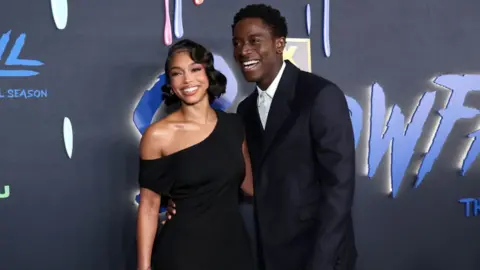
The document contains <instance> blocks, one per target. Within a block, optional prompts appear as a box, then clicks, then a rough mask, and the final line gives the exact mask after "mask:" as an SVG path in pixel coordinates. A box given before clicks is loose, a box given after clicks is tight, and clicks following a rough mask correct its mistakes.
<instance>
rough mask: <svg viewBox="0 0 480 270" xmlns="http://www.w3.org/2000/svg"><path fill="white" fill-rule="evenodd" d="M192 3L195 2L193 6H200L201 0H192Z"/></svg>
mask: <svg viewBox="0 0 480 270" xmlns="http://www.w3.org/2000/svg"><path fill="white" fill-rule="evenodd" d="M193 3H194V4H195V6H200V5H201V4H203V0H193Z"/></svg>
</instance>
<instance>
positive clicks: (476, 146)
mask: <svg viewBox="0 0 480 270" xmlns="http://www.w3.org/2000/svg"><path fill="white" fill-rule="evenodd" d="M468 137H470V138H473V142H472V145H471V146H470V148H469V149H468V151H467V154H466V155H465V159H464V160H463V164H462V169H461V172H460V173H461V174H462V175H465V173H466V172H467V171H468V169H470V166H472V164H473V162H474V161H475V159H476V158H477V156H478V154H479V153H480V141H479V140H478V137H480V130H477V131H475V132H473V133H470V134H468Z"/></svg>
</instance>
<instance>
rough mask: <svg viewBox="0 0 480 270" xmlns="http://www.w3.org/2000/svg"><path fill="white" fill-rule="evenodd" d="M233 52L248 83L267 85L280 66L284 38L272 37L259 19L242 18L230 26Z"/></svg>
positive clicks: (266, 26)
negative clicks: (231, 28)
mask: <svg viewBox="0 0 480 270" xmlns="http://www.w3.org/2000/svg"><path fill="white" fill-rule="evenodd" d="M232 41H233V54H234V57H235V60H236V62H237V63H238V64H239V65H240V68H241V70H242V73H243V76H244V77H245V79H246V80H247V81H248V82H255V83H257V84H259V86H260V87H262V85H265V86H267V87H268V85H270V83H271V82H272V81H273V79H274V78H275V76H276V72H277V71H278V68H279V67H280V66H281V65H282V61H283V57H282V54H283V49H284V47H285V39H284V38H275V37H274V36H273V35H272V32H271V29H270V27H269V26H268V25H266V24H265V23H264V22H263V21H262V19H259V18H245V19H243V20H241V21H239V22H238V23H237V24H236V25H235V28H234V29H233V39H232Z"/></svg>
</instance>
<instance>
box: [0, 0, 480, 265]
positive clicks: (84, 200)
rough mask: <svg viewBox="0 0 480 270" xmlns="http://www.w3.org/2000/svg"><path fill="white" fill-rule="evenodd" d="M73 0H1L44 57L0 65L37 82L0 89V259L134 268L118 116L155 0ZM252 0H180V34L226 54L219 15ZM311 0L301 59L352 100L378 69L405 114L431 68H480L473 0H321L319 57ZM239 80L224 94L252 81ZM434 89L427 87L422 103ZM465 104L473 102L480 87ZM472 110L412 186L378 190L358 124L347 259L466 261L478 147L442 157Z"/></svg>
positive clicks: (287, 10) (153, 35) (5, 18)
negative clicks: (59, 24) (462, 160)
mask: <svg viewBox="0 0 480 270" xmlns="http://www.w3.org/2000/svg"><path fill="white" fill-rule="evenodd" d="M4 2H5V1H4ZM87 2H88V3H86V2H85V1H70V3H69V21H68V25H67V28H66V29H65V30H63V31H60V30H57V29H56V28H55V25H54V23H53V20H52V16H51V12H50V5H49V3H48V1H47V2H46V1H43V2H42V1H33V0H15V1H8V3H7V2H5V3H3V5H2V9H1V12H0V14H1V16H0V32H2V33H3V32H7V31H9V30H12V39H14V38H16V37H17V36H18V35H19V34H20V33H22V32H25V33H26V34H27V39H26V43H25V46H24V49H23V51H22V54H21V57H23V58H29V59H38V60H41V61H43V62H44V63H45V65H44V66H43V67H40V68H38V70H39V71H40V74H39V75H38V76H35V77H30V78H0V88H1V89H3V90H5V89H9V88H25V89H30V88H31V89H44V88H46V89H48V91H49V96H48V98H47V99H27V100H25V99H15V100H12V99H0V115H1V116H2V117H1V120H0V121H1V131H2V132H1V133H0V142H1V151H0V192H1V187H2V186H3V185H7V184H8V185H10V186H11V196H10V198H8V199H2V200H0V268H1V269H5V270H24V269H49V270H56V269H59V270H60V269H71V270H85V269H99V270H100V269H115V270H117V269H135V242H134V241H135V239H134V238H135V235H134V234H135V231H134V230H135V215H136V212H135V211H136V206H135V204H134V203H133V196H134V192H135V189H136V187H137V184H136V173H137V146H138V141H139V135H138V133H137V132H136V130H135V129H134V128H133V126H132V121H131V119H132V112H133V108H134V106H135V105H136V102H137V101H138V98H139V97H140V96H141V94H142V93H143V91H144V90H145V87H146V86H147V85H148V84H149V82H150V81H151V80H152V78H154V77H155V76H156V75H157V74H158V72H160V71H161V69H162V67H163V64H164V61H165V55H166V51H167V47H166V46H164V45H163V41H162V39H163V37H162V36H163V35H162V33H163V21H164V16H163V5H164V3H163V1H160V0H155V1H153V0H144V1H127V0H116V1H113V0H103V1H87ZM253 2H258V1H246V0H242V1H224V0H206V1H205V3H204V4H203V5H201V6H199V7H196V6H194V5H193V3H192V1H184V3H183V12H184V14H183V16H184V18H185V19H184V29H185V37H188V38H192V39H194V40H196V41H199V42H201V43H204V44H205V45H206V46H208V47H209V48H210V49H211V50H212V51H214V52H215V53H217V54H220V55H222V56H223V57H224V58H225V59H226V60H227V61H228V62H229V63H233V61H232V60H233V59H232V56H231V46H230V44H231V42H230V38H231V32H230V24H231V22H232V18H233V16H234V14H235V12H236V11H237V10H238V9H239V8H241V7H243V6H245V5H246V4H249V3H253ZM264 2H266V3H270V4H274V5H275V6H276V7H277V8H279V9H280V10H281V11H282V12H283V14H284V15H285V16H286V18H287V20H288V23H289V29H290V33H291V34H290V37H296V38H304V37H307V36H306V31H305V20H304V9H305V4H307V3H308V2H309V1H305V0H297V1H282V3H280V1H273V0H270V1H264ZM310 2H311V3H310V4H311V7H312V33H311V37H310V38H311V46H312V62H313V64H312V67H313V71H314V72H315V73H317V74H320V75H322V76H324V77H326V78H329V79H331V80H333V81H334V82H336V83H337V84H338V85H339V86H340V87H341V88H342V89H343V90H344V91H345V93H346V94H348V95H349V96H352V97H354V98H355V99H356V100H357V101H358V102H359V103H360V104H361V105H362V106H364V104H367V100H366V99H367V98H368V95H367V90H366V89H367V87H368V86H369V85H371V84H372V83H373V82H379V83H380V84H381V85H382V86H383V87H384V89H385V92H386V96H387V103H388V104H390V105H393V104H398V105H399V106H400V107H401V108H402V109H403V110H406V113H407V115H409V114H410V112H411V109H412V106H413V102H415V101H416V100H415V98H416V97H418V95H419V94H421V93H423V92H425V91H433V90H438V89H436V87H435V86H434V85H433V84H432V83H431V82H430V79H431V78H432V77H434V76H435V75H438V74H440V73H458V74H462V73H475V72H478V71H480V57H479V54H478V48H480V37H479V35H478V33H480V19H479V17H478V10H480V2H478V1H475V0H464V1H434V0H424V1H414V0H408V1H407V0H403V1H398V0H397V1H395V0H364V1H346V0H335V1H332V3H331V16H332V20H331V45H332V56H331V57H330V58H325V57H324V55H323V51H322V31H321V28H322V18H321V14H322V8H323V7H322V4H321V3H320V2H321V1H310ZM171 6H172V8H171V11H172V12H173V3H171ZM172 15H173V14H172ZM187 18H188V19H187ZM5 57H6V56H4V58H2V61H1V62H2V64H3V61H4V60H5ZM237 75H239V74H238V73H237ZM237 78H238V79H239V81H240V82H241V81H242V80H241V76H237ZM239 86H240V89H241V92H240V93H239V95H238V96H237V99H236V102H235V104H234V106H233V107H232V110H233V109H234V108H235V107H236V104H237V102H238V101H240V100H241V99H243V97H245V96H246V95H247V94H248V93H249V92H250V91H251V90H252V89H253V87H252V85H248V84H246V83H243V82H242V83H241V84H240V85H239ZM447 97H448V96H447V95H446V93H445V92H443V93H442V92H439V93H438V94H437V98H436V102H435V105H434V106H435V108H436V109H441V108H442V106H443V104H444V103H445V100H446V98H447ZM465 104H466V105H469V106H471V107H476V108H477V109H478V108H480V97H479V94H471V95H469V96H468V98H467V101H466V103H465ZM364 110H366V108H364ZM64 117H69V118H70V119H71V121H72V124H73V130H74V151H73V152H74V154H73V157H72V159H68V158H67V156H66V154H65V150H64V146H63V138H62V122H63V118H64ZM432 119H433V118H432V117H430V118H429V120H428V122H427V124H426V128H429V127H431V124H432V123H433V122H432ZM479 121H480V119H479V117H478V116H477V117H476V118H475V119H469V120H462V121H459V122H457V124H456V125H455V126H454V129H453V131H452V132H451V134H450V137H449V139H448V141H447V142H446V144H445V147H444V148H443V151H442V152H441V154H440V156H439V158H438V160H437V162H436V163H435V164H434V167H433V169H432V172H431V173H430V174H428V175H427V176H426V178H425V180H424V182H423V184H422V185H421V186H420V187H419V188H417V189H413V188H411V185H410V183H413V181H414V178H413V176H412V174H411V173H409V172H410V171H412V169H411V168H410V169H409V172H407V175H406V178H405V180H404V185H402V188H401V190H400V193H399V196H398V198H395V199H391V198H388V196H387V194H386V192H385V185H386V184H385V181H386V180H385V170H386V167H385V164H384V163H385V162H382V165H380V167H379V169H378V172H377V175H376V176H375V177H373V178H372V179H368V178H367V177H365V176H364V175H365V173H364V172H363V170H362V169H361V168H362V167H364V165H365V151H364V150H363V149H365V147H366V136H367V135H368V134H367V133H365V132H363V133H362V138H361V143H360V146H359V147H358V157H359V176H358V178H357V195H356V201H355V224H356V226H355V227H356V233H357V241H358V249H359V254H360V256H359V261H358V269H359V270H387V269H388V270H407V269H408V270H416V269H422V270H426V269H435V270H451V269H462V270H477V269H480V258H479V256H478V250H480V244H479V243H480V242H479V241H478V240H479V239H480V231H479V230H478V228H479V225H480V217H470V218H467V217H465V216H464V213H463V212H464V209H463V206H462V205H461V204H459V203H458V202H457V200H458V199H460V198H464V197H478V196H480V190H479V187H480V182H479V181H478V180H480V179H479V178H480V170H479V166H478V165H479V164H480V163H479V160H478V159H477V161H476V162H475V163H474V164H473V165H472V167H471V169H470V170H469V172H468V174H467V175H466V176H464V177H459V176H458V172H457V170H456V169H455V166H454V164H452V162H453V161H452V160H453V157H452V156H457V155H458V151H459V145H461V144H462V143H464V142H465V141H464V140H465V138H464V136H465V135H466V134H468V133H470V132H472V131H473V127H474V124H478V122H479ZM418 155H419V153H417V154H416V159H418ZM248 213H249V212H248V211H246V216H247V222H248V221H249V217H248ZM127 265H128V266H127Z"/></svg>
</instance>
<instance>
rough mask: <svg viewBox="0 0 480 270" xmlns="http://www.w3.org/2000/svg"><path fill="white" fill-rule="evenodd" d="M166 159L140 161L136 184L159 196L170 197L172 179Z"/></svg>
mask: <svg viewBox="0 0 480 270" xmlns="http://www.w3.org/2000/svg"><path fill="white" fill-rule="evenodd" d="M168 161H169V159H168V157H164V158H159V159H152V160H145V159H140V169H139V176H138V182H139V185H140V188H146V189H149V190H151V191H153V192H155V193H157V194H159V195H166V196H170V191H171V189H172V186H173V183H174V181H173V180H174V179H173V177H172V176H171V175H170V174H169V171H171V170H169V162H168Z"/></svg>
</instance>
